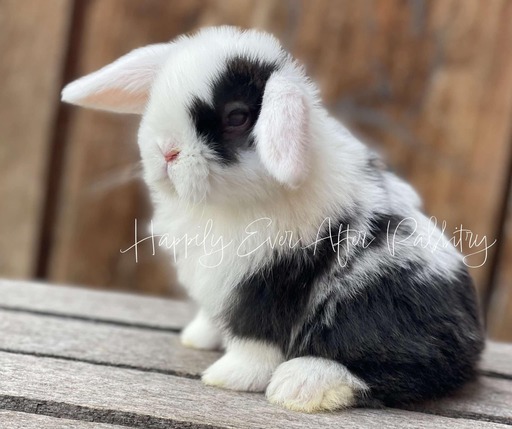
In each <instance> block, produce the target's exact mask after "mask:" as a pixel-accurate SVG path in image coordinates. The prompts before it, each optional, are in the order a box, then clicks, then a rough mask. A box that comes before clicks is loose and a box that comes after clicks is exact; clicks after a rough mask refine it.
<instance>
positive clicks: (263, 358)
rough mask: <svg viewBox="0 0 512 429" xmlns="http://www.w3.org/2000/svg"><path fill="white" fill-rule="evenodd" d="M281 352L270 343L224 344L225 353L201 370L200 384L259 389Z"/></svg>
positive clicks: (261, 387)
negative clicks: (201, 381)
mask: <svg viewBox="0 0 512 429" xmlns="http://www.w3.org/2000/svg"><path fill="white" fill-rule="evenodd" d="M282 360H283V358H282V354H281V352H280V351H278V350H277V349H274V348H273V347H271V346H268V345H264V344H262V343H257V342H243V343H238V344H236V345H235V346H231V347H228V352H227V353H226V354H225V355H224V356H223V357H222V358H220V359H219V360H218V361H217V362H215V363H214V364H213V365H212V366H210V367H209V368H208V369H207V370H206V371H205V372H204V373H203V378H202V380H203V383H204V384H206V385H209V386H216V387H221V388H223V389H230V390H240V391H246V392H263V391H264V390H265V389H266V387H267V385H268V383H269V381H270V377H272V372H273V371H274V369H275V368H276V367H277V366H278V365H279V364H280V363H281V362H282Z"/></svg>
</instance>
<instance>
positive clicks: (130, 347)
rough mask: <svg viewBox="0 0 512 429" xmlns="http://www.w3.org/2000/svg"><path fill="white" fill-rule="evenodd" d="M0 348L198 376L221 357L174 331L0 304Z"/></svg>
mask: <svg viewBox="0 0 512 429" xmlns="http://www.w3.org/2000/svg"><path fill="white" fill-rule="evenodd" d="M0 332H8V333H9V335H2V336H0V349H2V350H13V351H17V352H23V353H32V354H38V355H47V356H58V357H63V358H67V359H78V360H81V361H87V362H94V363H98V364H105V365H112V366H120V367H133V368H139V369H143V370H147V371H153V372H163V373H170V374H178V375H183V376H188V377H196V378H198V377H199V375H200V374H201V373H202V372H203V371H204V370H205V369H206V368H207V367H208V366H209V365H211V364H212V363H213V362H215V361H216V360H217V359H218V358H219V357H220V353H217V352H207V351H203V352H198V351H197V350H192V349H188V348H185V347H183V346H181V344H180V341H179V337H178V335H177V334H173V333H167V332H158V331H148V330H140V329H132V328H128V327H122V326H111V325H107V324H102V323H87V322H83V321H78V320H65V321H63V320H62V319H60V318H57V317H43V316H37V315H30V314H23V313H12V312H8V311H7V312H6V311H1V310H0Z"/></svg>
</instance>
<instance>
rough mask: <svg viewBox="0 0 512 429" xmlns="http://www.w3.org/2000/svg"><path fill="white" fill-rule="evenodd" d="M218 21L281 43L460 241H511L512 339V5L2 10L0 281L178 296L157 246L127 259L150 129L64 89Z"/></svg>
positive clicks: (511, 307) (33, 0)
mask: <svg viewBox="0 0 512 429" xmlns="http://www.w3.org/2000/svg"><path fill="white" fill-rule="evenodd" d="M219 24H232V25H238V26H242V27H259V28H263V29H267V30H269V31H271V32H273V33H274V34H276V35H277V36H278V37H279V38H280V39H281V40H282V41H283V43H284V44H285V46H287V47H288V48H289V49H290V50H291V51H292V52H293V53H294V54H295V55H296V56H297V57H299V58H300V59H301V60H302V61H304V62H305V63H306V64H307V66H308V70H309V72H310V74H311V75H312V76H313V77H314V78H315V79H317V80H318V81H319V82H320V84H321V87H322V91H323V96H324V98H325V99H326V100H327V102H328V103H329V105H330V106H331V109H332V111H333V112H334V113H335V114H336V115H338V116H339V117H340V118H343V119H344V120H345V122H346V123H347V124H348V125H349V126H350V128H351V129H352V130H354V131H355V132H357V133H358V134H359V135H360V136H362V137H363V138H364V139H365V140H366V141H367V142H369V143H370V144H374V145H375V146H376V147H377V148H378V149H379V150H380V151H381V152H383V153H384V154H386V155H387V159H388V162H389V164H390V165H391V166H392V167H393V168H394V169H395V170H396V171H398V172H399V173H400V174H401V175H403V176H405V177H406V178H407V179H408V180H410V181H411V182H412V183H413V184H414V185H415V186H416V188H417V189H418V191H419V192H420V194H421V195H422V196H423V198H424V200H425V206H426V210H427V211H428V212H429V213H430V214H433V215H434V214H435V215H436V217H437V218H438V219H439V220H446V222H447V232H448V234H451V233H452V232H453V231H454V228H456V227H457V226H459V225H461V224H462V225H463V227H464V228H466V229H469V230H471V231H472V232H473V233H474V234H478V237H479V238H478V239H479V240H480V239H481V238H482V237H483V236H485V237H487V239H488V245H490V244H491V243H492V242H493V241H494V240H495V239H497V242H496V243H495V244H494V245H493V246H492V247H490V249H489V253H488V255H487V258H486V260H485V263H483V265H482V266H481V267H480V268H475V269H472V272H473V275H474V278H475V280H476V282H477V286H478V289H479V292H480V296H481V300H482V303H483V305H484V307H485V309H486V313H487V321H488V327H489V332H490V334H491V336H492V337H494V338H497V339H508V340H512V266H511V263H512V187H511V186H510V184H511V170H512V139H511V130H512V127H511V120H512V55H511V54H512V1H510V0H487V1H485V2H484V1H480V0H431V1H426V0H360V1H351V0H315V1H313V0H302V1H299V0H219V1H213V0H174V1H172V0H75V1H73V0H45V1H40V0H0V52H2V58H1V60H0V202H1V203H0V204H1V206H0V207H1V208H0V275H2V276H5V277H14V278H40V279H46V280H48V281H52V282H60V283H72V284H81V285H87V286H92V287H105V288H118V289H125V290H131V291H144V292H148V293H159V294H163V293H170V292H169V291H173V290H175V289H173V288H171V287H170V284H172V283H174V280H173V277H172V270H171V268H170V267H167V264H166V263H165V262H163V261H162V259H161V258H158V257H153V256H151V253H150V249H149V246H148V247H147V248H146V249H145V250H144V249H141V250H140V253H139V263H138V264H136V263H135V260H134V257H133V255H129V254H124V255H123V254H121V253H120V249H121V248H126V247H128V246H129V245H131V243H133V239H134V237H133V234H134V219H135V218H137V219H138V220H139V222H140V223H142V222H144V220H147V219H149V217H150V213H151V211H150V208H149V205H148V202H147V197H146V192H145V188H144V186H143V185H142V184H141V183H140V182H139V181H138V180H133V179H132V178H131V176H132V174H131V172H132V171H133V168H134V166H136V165H137V162H138V150H137V146H136V141H135V136H136V129H137V123H138V119H137V118H136V117H133V116H115V115H109V114H105V113H99V112H93V111H86V110H80V109H76V108H72V107H69V106H65V105H62V104H61V103H60V102H59V92H60V89H61V88H62V87H63V85H64V84H65V83H67V82H69V81H71V80H73V79H74V78H76V77H79V76H81V75H83V74H86V73H88V72H91V71H93V70H95V69H97V68H99V67H101V66H103V65H105V64H107V63H109V62H111V61H112V60H114V59H116V58H117V57H119V56H120V55H122V54H124V53H126V52H128V51H130V50H131V49H134V48H136V47H139V46H141V45H145V44H148V43H154V42H160V41H165V40H169V39H171V38H173V37H175V36H176V35H178V34H181V33H183V32H188V31H191V30H194V29H196V28H199V27H201V26H205V25H219ZM473 238H475V237H473ZM482 248H483V244H482V245H480V246H479V247H478V248H472V249H471V248H469V247H468V246H467V243H466V246H465V248H464V250H465V251H466V252H467V253H473V252H475V251H476V250H482ZM471 262H472V264H473V265H479V264H481V263H482V262H484V254H483V253H480V254H478V255H475V256H474V257H473V258H472V259H471ZM0 300H1V297H0Z"/></svg>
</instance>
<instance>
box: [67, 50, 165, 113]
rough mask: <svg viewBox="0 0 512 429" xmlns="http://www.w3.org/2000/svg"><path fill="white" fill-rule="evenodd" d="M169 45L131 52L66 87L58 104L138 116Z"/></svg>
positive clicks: (142, 109) (144, 104)
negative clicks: (61, 101) (64, 103)
mask: <svg viewBox="0 0 512 429" xmlns="http://www.w3.org/2000/svg"><path fill="white" fill-rule="evenodd" d="M171 49H172V44H169V43H161V44H156V45H149V46H146V47H144V48H139V49H135V50H134V51H132V52H130V53H128V54H126V55H124V56H123V57H121V58H119V59H118V60H116V61H114V62H113V63H111V64H109V65H107V66H105V67H103V68H102V69H100V70H98V71H96V72H93V73H91V74H89V75H87V76H84V77H82V78H80V79H77V80H76V81H74V82H72V83H70V84H68V85H67V86H66V87H65V88H64V90H63V91H62V100H63V101H65V102H67V103H72V104H77V105H79V106H84V107H92V108H95V109H103V110H109V111H112V112H120V113H142V112H143V111H144V108H145V106H146V103H147V100H148V97H149V90H150V88H151V85H152V84H153V80H154V78H155V76H156V74H157V72H158V71H159V70H160V68H161V67H162V65H163V63H164V62H165V61H166V60H167V59H168V56H169V53H170V51H171Z"/></svg>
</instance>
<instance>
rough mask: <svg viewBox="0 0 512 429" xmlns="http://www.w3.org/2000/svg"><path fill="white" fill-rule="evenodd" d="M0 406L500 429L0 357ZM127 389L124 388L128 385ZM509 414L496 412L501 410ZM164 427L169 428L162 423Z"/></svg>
mask: <svg viewBox="0 0 512 429" xmlns="http://www.w3.org/2000/svg"><path fill="white" fill-rule="evenodd" d="M0 363H1V367H2V371H1V372H0V407H2V404H3V403H8V404H10V406H11V407H12V408H14V407H15V406H18V407H19V408H20V409H19V410H18V411H22V408H27V407H30V406H31V404H32V403H33V402H37V401H39V402H43V401H44V402H43V403H42V404H41V406H40V410H41V409H42V410H45V409H46V406H47V405H48V404H50V405H52V404H53V405H54V407H53V409H54V410H55V408H56V406H57V405H58V411H59V413H60V416H61V417H64V418H66V417H67V414H69V413H76V411H77V410H79V411H80V413H81V416H82V417H85V416H87V417H88V418H89V419H91V420H92V421H98V422H105V420H107V421H108V422H109V423H114V424H118V422H119V420H122V421H123V422H124V424H125V425H127V426H135V425H136V424H137V423H138V424H139V425H140V423H141V422H142V421H144V422H145V423H146V426H145V427H147V428H150V427H164V426H156V424H153V423H156V422H158V423H167V425H168V427H179V424H182V425H184V423H183V422H188V423H192V424H195V425H213V426H218V427H228V428H253V427H287V428H305V427H339V425H340V422H343V427H346V428H373V427H375V426H376V425H379V426H384V427H390V428H393V427H415V428H438V427H443V426H449V427H451V428H454V429H457V428H465V429H466V428H504V427H506V426H504V425H500V424H498V423H491V422H484V421H476V420H467V419H465V418H457V419H451V418H446V417H442V416H436V415H427V414H421V413H416V412H410V411H401V410H393V409H389V410H386V411H385V412H383V411H382V410H348V411H345V412H337V413H326V414H301V413H295V412H291V411H287V410H284V409H281V408H279V407H275V406H272V405H270V404H269V403H268V402H267V401H266V400H265V399H264V397H263V395H255V394H248V393H239V392H232V391H223V390H219V389H215V388H209V387H205V386H203V385H202V384H201V383H200V382H199V381H197V380H190V379H186V378H181V377H174V376H170V375H164V374H155V373H146V372H141V371H136V370H129V369H120V368H112V367H105V366H98V365H90V364H86V363H81V362H70V361H62V360H58V359H52V358H38V357H35V356H23V355H16V354H12V353H0ZM127 386H130V388H129V389H127V388H126V387H127ZM509 412H510V411H507V410H501V411H500V414H502V413H509ZM165 427H167V426H165Z"/></svg>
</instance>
